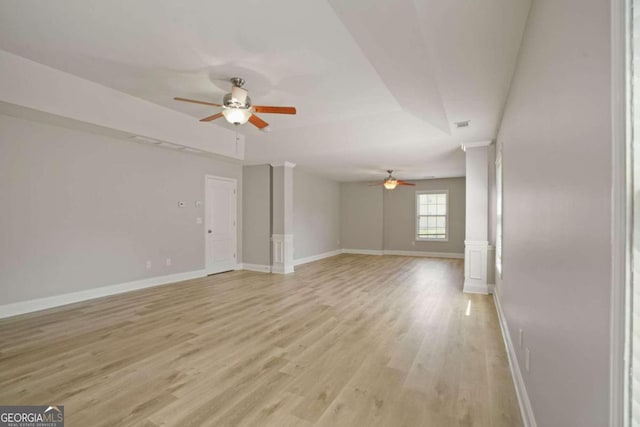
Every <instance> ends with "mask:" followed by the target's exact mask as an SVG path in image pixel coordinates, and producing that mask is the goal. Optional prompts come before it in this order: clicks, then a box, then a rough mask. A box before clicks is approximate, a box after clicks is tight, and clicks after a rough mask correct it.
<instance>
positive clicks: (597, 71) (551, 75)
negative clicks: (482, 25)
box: [498, 0, 611, 427]
mask: <svg viewBox="0 0 640 427" xmlns="http://www.w3.org/2000/svg"><path fill="white" fill-rule="evenodd" d="M609 8H610V3H609V2H608V1H600V0H561V1H560V0H536V1H534V2H532V8H531V12H530V15H529V20H528V24H527V28H526V31H525V35H524V40H523V45H522V48H521V51H520V57H519V61H518V65H517V69H516V73H515V75H514V79H513V83H512V88H511V92H510V95H509V99H508V102H507V105H506V109H505V114H504V118H503V121H502V125H501V128H500V132H499V136H498V144H499V147H498V148H500V147H501V148H502V156H503V177H504V186H503V188H504V240H503V242H504V263H503V266H504V269H503V277H502V281H501V282H500V281H499V283H498V292H499V296H500V299H501V302H502V306H503V308H504V312H505V314H506V319H507V323H508V327H509V331H510V334H511V339H512V340H513V342H514V343H517V342H518V339H517V338H518V329H519V328H522V329H523V330H524V345H525V346H526V347H529V348H530V350H531V372H529V373H527V372H526V371H525V372H523V377H524V382H525V384H526V388H527V391H528V394H529V397H530V400H531V404H532V406H533V411H534V413H535V417H536V420H537V424H538V425H539V426H563V427H602V426H606V425H608V423H609V418H608V412H609V408H608V402H609V315H610V309H609V307H610V282H611V278H610V268H611V263H610V256H611V251H610V246H611V244H610V228H611V218H610V212H609V211H610V208H611V200H610V196H611V190H610V189H611V123H610V116H611V112H610V106H611V91H610V71H609V66H610V47H609V46H610V41H611V38H610V30H611V28H610V21H609V19H610V13H609ZM516 347H517V344H516ZM516 353H517V357H518V360H519V363H520V366H521V367H523V366H524V351H523V350H520V349H519V348H518V349H517V350H516ZM522 370H523V371H524V368H522Z"/></svg>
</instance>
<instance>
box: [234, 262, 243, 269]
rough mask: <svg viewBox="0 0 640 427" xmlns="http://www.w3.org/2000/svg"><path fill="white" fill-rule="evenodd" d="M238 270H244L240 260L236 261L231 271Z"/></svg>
mask: <svg viewBox="0 0 640 427" xmlns="http://www.w3.org/2000/svg"><path fill="white" fill-rule="evenodd" d="M239 270H244V265H243V264H242V263H241V262H239V263H237V264H236V266H235V267H234V269H233V271H239Z"/></svg>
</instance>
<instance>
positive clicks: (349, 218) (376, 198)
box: [341, 178, 465, 254]
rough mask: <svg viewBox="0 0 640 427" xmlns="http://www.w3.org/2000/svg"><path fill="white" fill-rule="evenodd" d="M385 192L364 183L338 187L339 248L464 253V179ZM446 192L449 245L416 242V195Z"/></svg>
mask: <svg viewBox="0 0 640 427" xmlns="http://www.w3.org/2000/svg"><path fill="white" fill-rule="evenodd" d="M411 182H415V183H416V186H415V187H398V188H396V189H395V190H390V191H389V190H385V189H384V188H383V187H382V186H376V187H371V186H369V185H368V183H366V182H346V183H343V184H342V185H341V198H342V201H341V204H342V206H341V220H342V233H341V239H342V247H343V248H345V249H365V250H374V251H380V250H383V249H386V250H396V251H423V252H446V253H455V254H463V253H464V227H465V179H464V178H447V179H427V180H419V181H411ZM426 190H448V191H449V241H448V242H417V241H416V239H415V232H416V231H415V227H416V202H415V197H416V191H426Z"/></svg>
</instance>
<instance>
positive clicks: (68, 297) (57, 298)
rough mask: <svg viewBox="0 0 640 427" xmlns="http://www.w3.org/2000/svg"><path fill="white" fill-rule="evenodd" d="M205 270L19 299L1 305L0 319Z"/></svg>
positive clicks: (188, 276) (185, 277) (197, 274)
mask: <svg viewBox="0 0 640 427" xmlns="http://www.w3.org/2000/svg"><path fill="white" fill-rule="evenodd" d="M206 275H207V273H206V271H205V270H196V271H187V272H184V273H177V274H169V275H167V276H159V277H149V278H147V279H141V280H135V281H133V282H127V283H119V284H117V285H109V286H101V287H99V288H93V289H87V290H84V291H78V292H71V293H68V294H62V295H54V296H51V297H45V298H38V299H33V300H28V301H19V302H15V303H12V304H5V305H0V319H1V318H5V317H11V316H17V315H19V314H25V313H31V312H34V311H40V310H46V309H48V308H54V307H59V306H62V305H67V304H73V303H76V302H81V301H87V300H91V299H95V298H101V297H106V296H109V295H116V294H122V293H125V292H130V291H135V290H138V289H144V288H152V287H154V286H160V285H166V284H169V283H175V282H182V281H183V280H190V279H197V278H199V277H204V276H206Z"/></svg>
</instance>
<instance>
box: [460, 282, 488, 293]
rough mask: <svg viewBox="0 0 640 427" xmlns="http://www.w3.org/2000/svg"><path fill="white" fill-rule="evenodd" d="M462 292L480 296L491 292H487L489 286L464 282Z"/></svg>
mask: <svg viewBox="0 0 640 427" xmlns="http://www.w3.org/2000/svg"><path fill="white" fill-rule="evenodd" d="M462 292H464V293H465V294H482V295H489V294H490V293H491V292H490V291H489V285H487V284H486V283H485V284H482V283H474V282H468V281H466V280H465V282H464V286H463V287H462Z"/></svg>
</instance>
